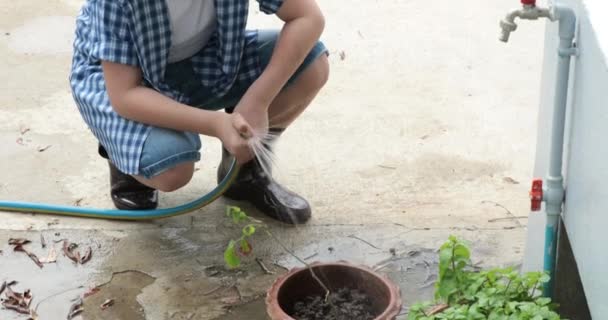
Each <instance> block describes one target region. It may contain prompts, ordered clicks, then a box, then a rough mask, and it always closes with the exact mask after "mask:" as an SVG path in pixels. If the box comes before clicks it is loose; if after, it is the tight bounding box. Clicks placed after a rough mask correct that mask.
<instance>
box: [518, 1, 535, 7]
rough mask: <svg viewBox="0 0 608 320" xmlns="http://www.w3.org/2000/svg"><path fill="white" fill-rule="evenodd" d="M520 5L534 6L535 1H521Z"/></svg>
mask: <svg viewBox="0 0 608 320" xmlns="http://www.w3.org/2000/svg"><path fill="white" fill-rule="evenodd" d="M521 4H523V5H528V6H535V5H536V0H521Z"/></svg>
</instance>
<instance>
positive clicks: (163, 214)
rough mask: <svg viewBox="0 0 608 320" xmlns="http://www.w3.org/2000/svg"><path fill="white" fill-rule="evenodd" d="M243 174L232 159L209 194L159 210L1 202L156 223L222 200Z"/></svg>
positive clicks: (12, 207) (3, 206)
mask: <svg viewBox="0 0 608 320" xmlns="http://www.w3.org/2000/svg"><path fill="white" fill-rule="evenodd" d="M238 172H239V167H238V165H237V163H236V159H234V158H233V159H232V163H231V164H230V168H229V169H228V173H227V174H226V177H224V179H223V180H222V181H221V182H220V183H219V184H218V185H217V187H215V189H213V190H211V192H209V193H208V194H206V195H204V196H202V197H200V198H198V199H196V200H194V201H192V202H189V203H186V204H184V205H181V206H177V207H173V208H166V209H155V210H106V209H91V208H82V207H76V206H60V205H51V204H43V203H31V202H15V201H0V211H10V212H25V213H44V214H54V215H62V216H71V217H85V218H98V219H110V220H155V219H162V218H168V217H173V216H177V215H181V214H185V213H188V212H191V211H194V210H197V209H200V208H202V207H204V206H206V205H208V204H210V203H212V202H213V201H215V200H216V199H217V198H219V197H221V196H222V194H224V192H226V190H227V189H228V187H229V186H230V185H231V184H232V182H233V181H234V179H235V178H236V176H237V174H238Z"/></svg>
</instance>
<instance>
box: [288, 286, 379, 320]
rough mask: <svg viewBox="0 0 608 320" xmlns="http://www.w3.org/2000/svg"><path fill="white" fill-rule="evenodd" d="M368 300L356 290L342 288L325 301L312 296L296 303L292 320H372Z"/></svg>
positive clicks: (322, 298) (321, 297)
mask: <svg viewBox="0 0 608 320" xmlns="http://www.w3.org/2000/svg"><path fill="white" fill-rule="evenodd" d="M371 310H372V303H371V300H370V298H369V297H368V296H367V295H366V294H363V293H361V291H359V290H356V289H348V288H342V289H340V290H338V291H337V292H333V293H331V294H330V295H329V296H328V297H327V300H325V297H323V296H320V295H312V296H308V297H306V298H304V301H297V302H296V303H295V305H294V314H293V315H292V317H293V318H295V319H297V320H373V319H374V318H375V316H374V315H373V314H372V313H371Z"/></svg>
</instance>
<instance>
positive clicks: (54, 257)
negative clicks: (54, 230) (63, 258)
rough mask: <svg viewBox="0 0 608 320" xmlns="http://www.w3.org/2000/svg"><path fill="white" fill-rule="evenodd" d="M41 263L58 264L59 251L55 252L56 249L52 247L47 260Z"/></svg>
mask: <svg viewBox="0 0 608 320" xmlns="http://www.w3.org/2000/svg"><path fill="white" fill-rule="evenodd" d="M40 262H42V263H54V262H57V250H55V247H54V246H53V247H51V249H49V254H48V256H47V257H46V259H41V260H40Z"/></svg>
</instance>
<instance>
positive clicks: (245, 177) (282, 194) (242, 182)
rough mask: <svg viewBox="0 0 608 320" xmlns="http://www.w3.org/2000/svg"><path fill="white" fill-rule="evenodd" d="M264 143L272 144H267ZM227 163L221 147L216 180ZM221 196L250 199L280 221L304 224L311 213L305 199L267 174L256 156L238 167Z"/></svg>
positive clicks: (223, 173)
mask: <svg viewBox="0 0 608 320" xmlns="http://www.w3.org/2000/svg"><path fill="white" fill-rule="evenodd" d="M282 131H283V130H280V129H271V132H272V133H274V134H276V135H277V136H278V134H280V133H281V132H282ZM267 147H268V148H270V147H271V146H270V145H267ZM230 164H231V157H230V153H228V151H227V150H226V149H225V148H222V161H221V163H220V166H219V168H218V171H217V179H218V182H219V181H221V180H222V179H223V178H224V177H225V176H226V174H227V172H228V169H229V167H230ZM224 196H226V197H227V198H229V199H233V200H238V201H247V202H250V203H251V204H253V205H254V206H255V207H256V208H257V209H258V210H260V211H261V212H262V213H264V214H266V215H267V216H269V217H271V218H274V219H276V220H279V221H281V222H283V223H288V224H303V223H306V222H307V221H308V220H310V217H311V208H310V205H309V203H308V201H306V199H304V198H302V197H301V196H299V195H297V194H296V193H294V192H292V191H290V190H288V189H287V188H285V187H283V186H282V185H280V184H279V183H277V182H276V181H275V180H274V179H273V178H272V176H269V175H267V174H266V173H265V172H264V170H263V169H262V166H261V165H260V162H259V160H258V159H257V158H256V159H254V160H252V161H250V162H248V163H246V164H244V165H243V166H242V167H241V171H240V172H239V175H238V177H237V178H236V180H235V181H234V182H233V184H232V185H231V186H230V187H229V188H228V190H227V191H226V193H224Z"/></svg>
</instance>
